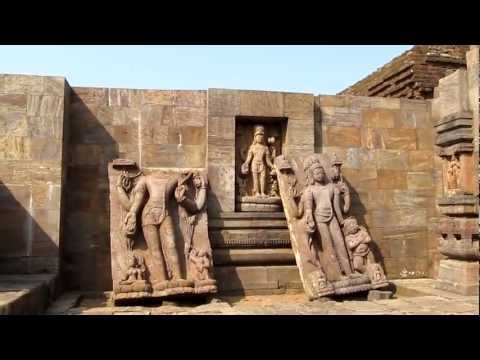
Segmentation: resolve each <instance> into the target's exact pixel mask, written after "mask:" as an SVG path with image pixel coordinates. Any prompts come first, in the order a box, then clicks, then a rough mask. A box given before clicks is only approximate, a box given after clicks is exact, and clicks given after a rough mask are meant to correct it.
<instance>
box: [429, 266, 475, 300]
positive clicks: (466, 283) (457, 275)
mask: <svg viewBox="0 0 480 360" xmlns="http://www.w3.org/2000/svg"><path fill="white" fill-rule="evenodd" d="M478 271H479V264H478V261H462V260H452V259H447V260H441V261H440V266H439V269H438V279H437V283H436V285H435V287H436V288H437V289H442V290H447V291H452V292H455V293H457V294H462V295H478V293H479V291H478V289H479V275H478Z"/></svg>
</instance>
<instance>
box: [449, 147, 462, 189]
mask: <svg viewBox="0 0 480 360" xmlns="http://www.w3.org/2000/svg"><path fill="white" fill-rule="evenodd" d="M459 177H460V162H459V161H458V158H457V156H456V155H452V156H451V159H450V161H449V162H448V166H447V189H448V190H450V191H452V190H457V189H458V188H459V181H458V180H459Z"/></svg>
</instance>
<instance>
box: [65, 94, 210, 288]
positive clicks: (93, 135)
mask: <svg viewBox="0 0 480 360" xmlns="http://www.w3.org/2000/svg"><path fill="white" fill-rule="evenodd" d="M206 101H207V92H206V91H170V90H169V91H161V90H160V91H156V90H155V91H154V90H128V89H107V88H78V87H77V88H73V94H72V98H71V109H72V110H71V117H70V122H71V129H72V131H71V134H70V138H69V148H68V156H69V160H68V185H67V190H68V196H67V213H66V218H65V223H66V224H65V229H66V237H65V247H64V249H63V250H64V251H63V254H62V260H63V265H64V267H63V270H64V271H63V275H64V280H65V284H66V285H67V286H68V287H70V288H82V289H93V290H109V289H111V287H112V279H111V265H110V224H109V218H110V215H109V194H108V175H107V169H108V162H110V161H112V160H113V159H115V158H128V159H132V160H135V161H136V162H137V164H138V165H139V166H140V167H141V168H147V169H148V168H151V169H153V168H177V167H193V168H204V167H205V156H206V146H205V140H206V116H207V112H206Z"/></svg>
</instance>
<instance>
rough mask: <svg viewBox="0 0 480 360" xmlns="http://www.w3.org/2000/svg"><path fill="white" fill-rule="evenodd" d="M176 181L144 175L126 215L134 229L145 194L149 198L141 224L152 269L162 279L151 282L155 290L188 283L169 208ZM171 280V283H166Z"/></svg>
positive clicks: (136, 187) (128, 225) (128, 224)
mask: <svg viewBox="0 0 480 360" xmlns="http://www.w3.org/2000/svg"><path fill="white" fill-rule="evenodd" d="M177 183H178V180H177V178H172V179H169V180H167V179H164V178H159V177H155V176H152V175H147V176H143V177H142V178H141V179H140V180H139V181H138V183H137V185H136V186H135V189H134V192H135V193H134V194H135V195H134V198H133V203H132V206H131V208H130V211H129V212H128V214H127V216H126V217H125V224H126V226H127V227H128V228H135V226H136V219H137V215H138V213H139V211H140V208H141V207H142V205H143V203H144V201H145V199H146V198H147V194H148V201H147V203H146V204H145V206H144V207H143V211H142V216H141V225H142V230H143V235H144V238H145V241H146V243H147V245H148V248H149V250H150V251H151V254H152V258H153V262H154V264H155V269H156V270H157V271H158V272H159V275H160V277H161V279H162V280H161V281H157V282H156V283H155V284H153V287H154V289H155V290H164V289H165V288H166V287H176V286H188V282H187V281H186V280H185V279H183V277H182V274H181V270H180V262H179V258H178V252H177V249H176V244H175V231H174V224H173V220H172V217H171V215H170V212H169V210H168V203H169V201H170V199H171V198H172V197H173V194H174V190H175V188H176V186H177ZM175 195H177V194H175ZM177 201H178V200H177ZM172 280H174V282H172V284H169V282H171V281H172Z"/></svg>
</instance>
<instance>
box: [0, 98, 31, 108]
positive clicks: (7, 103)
mask: <svg viewBox="0 0 480 360" xmlns="http://www.w3.org/2000/svg"><path fill="white" fill-rule="evenodd" d="M0 107H1V108H2V109H8V110H9V111H15V110H25V109H26V108H27V96H26V95H24V94H0Z"/></svg>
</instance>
